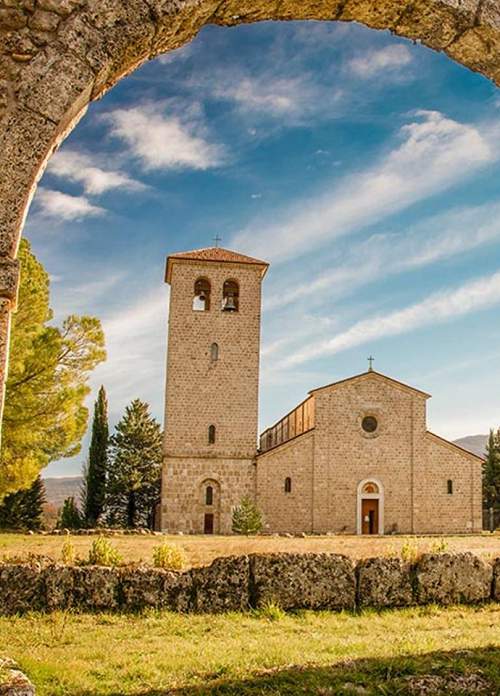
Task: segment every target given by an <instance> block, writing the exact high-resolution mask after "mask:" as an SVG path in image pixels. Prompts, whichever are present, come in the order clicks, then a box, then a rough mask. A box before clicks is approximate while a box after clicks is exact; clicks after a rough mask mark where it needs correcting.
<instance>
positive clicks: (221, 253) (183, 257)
mask: <svg viewBox="0 0 500 696" xmlns="http://www.w3.org/2000/svg"><path fill="white" fill-rule="evenodd" d="M171 261H214V262H218V263H246V264H252V265H254V266H263V267H264V271H263V275H264V273H265V272H266V270H267V267H268V266H269V264H268V263H267V261H261V260H260V259H254V258H253V257H252V256H246V255H245V254H240V253H238V252H237V251H231V249H223V248H222V247H206V248H205V249H193V250H192V251H181V252H179V253H177V254H170V256H168V258H167V268H166V273H165V280H166V282H167V283H169V282H170V276H171Z"/></svg>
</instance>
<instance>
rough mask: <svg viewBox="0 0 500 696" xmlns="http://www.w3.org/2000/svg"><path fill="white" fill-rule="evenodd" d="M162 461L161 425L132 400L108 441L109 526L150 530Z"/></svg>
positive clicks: (140, 403)
mask: <svg viewBox="0 0 500 696" xmlns="http://www.w3.org/2000/svg"><path fill="white" fill-rule="evenodd" d="M161 462H162V433H161V429H160V425H159V424H158V423H157V422H156V421H155V419H154V418H153V417H152V416H150V414H149V406H148V404H145V403H143V402H142V401H140V399H135V400H134V401H132V403H131V404H130V405H129V406H127V408H126V409H125V415H124V416H123V418H122V419H121V421H120V422H119V423H118V425H117V426H116V429H115V433H114V435H113V436H112V437H111V439H110V450H109V461H108V480H107V502H106V508H107V511H108V519H109V522H110V523H111V524H118V525H121V526H124V527H152V524H153V516H154V508H155V505H156V503H157V502H158V500H159V497H160V476H161Z"/></svg>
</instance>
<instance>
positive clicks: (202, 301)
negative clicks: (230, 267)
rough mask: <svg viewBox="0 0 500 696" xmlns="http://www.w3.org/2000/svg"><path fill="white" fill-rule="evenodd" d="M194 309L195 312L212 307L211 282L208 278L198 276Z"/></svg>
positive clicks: (195, 286) (195, 285)
mask: <svg viewBox="0 0 500 696" xmlns="http://www.w3.org/2000/svg"><path fill="white" fill-rule="evenodd" d="M193 309H194V311H195V312H208V310H209V309H210V283H209V281H208V280H207V279H206V278H198V280H197V281H196V283H195V284H194V297H193Z"/></svg>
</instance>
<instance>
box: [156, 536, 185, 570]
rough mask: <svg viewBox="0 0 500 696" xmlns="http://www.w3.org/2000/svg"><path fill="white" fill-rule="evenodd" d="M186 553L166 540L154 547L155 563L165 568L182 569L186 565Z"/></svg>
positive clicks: (158, 566) (157, 566)
mask: <svg viewBox="0 0 500 696" xmlns="http://www.w3.org/2000/svg"><path fill="white" fill-rule="evenodd" d="M186 562H187V561H186V555H185V553H184V551H183V550H182V549H180V548H179V547H178V546H174V545H173V544H168V543H167V542H166V541H164V542H163V544H160V545H159V546H156V547H155V548H154V549H153V565H154V567H155V568H164V569H165V570H182V569H183V568H184V566H185V565H186Z"/></svg>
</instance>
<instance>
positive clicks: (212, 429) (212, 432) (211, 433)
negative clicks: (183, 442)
mask: <svg viewBox="0 0 500 696" xmlns="http://www.w3.org/2000/svg"><path fill="white" fill-rule="evenodd" d="M208 444H209V445H214V444H215V425H209V426H208Z"/></svg>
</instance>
